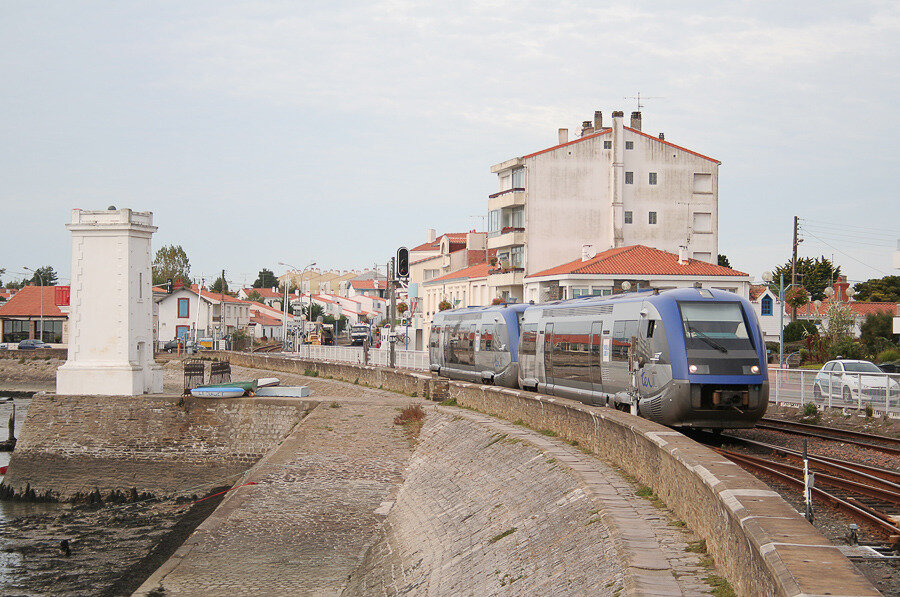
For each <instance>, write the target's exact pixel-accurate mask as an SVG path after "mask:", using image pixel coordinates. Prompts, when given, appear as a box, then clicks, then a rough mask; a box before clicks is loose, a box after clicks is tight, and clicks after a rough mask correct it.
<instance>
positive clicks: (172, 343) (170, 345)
mask: <svg viewBox="0 0 900 597" xmlns="http://www.w3.org/2000/svg"><path fill="white" fill-rule="evenodd" d="M179 343H181V341H180V340H169V341H168V342H166V343H165V344H163V350H164V351H166V352H175V351H176V350H178V344H179Z"/></svg>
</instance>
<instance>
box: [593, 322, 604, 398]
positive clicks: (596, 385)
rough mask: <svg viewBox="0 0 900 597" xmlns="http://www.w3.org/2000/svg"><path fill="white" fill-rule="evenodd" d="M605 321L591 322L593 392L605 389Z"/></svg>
mask: <svg viewBox="0 0 900 597" xmlns="http://www.w3.org/2000/svg"><path fill="white" fill-rule="evenodd" d="M602 355H603V322H602V321H595V322H593V323H592V324H591V344H590V363H591V390H592V391H593V392H602V391H603V366H602V360H601V359H602Z"/></svg>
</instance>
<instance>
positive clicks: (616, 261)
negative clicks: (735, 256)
mask: <svg viewBox="0 0 900 597" xmlns="http://www.w3.org/2000/svg"><path fill="white" fill-rule="evenodd" d="M488 280H490V278H488ZM625 282H628V284H627V285H625V286H624V287H629V288H630V289H631V290H638V289H642V288H657V289H659V290H670V289H673V288H692V287H701V288H711V289H715V290H726V291H728V292H733V293H735V294H738V295H740V296H743V297H745V298H747V297H749V294H750V276H749V275H748V274H745V273H744V272H740V271H737V270H734V269H731V268H729V267H723V266H721V265H715V264H712V263H708V262H706V261H701V260H698V259H691V258H687V257H684V256H683V255H681V256H679V255H676V254H674V253H669V252H667V251H661V250H659V249H654V248H651V247H645V246H643V245H632V246H627V247H619V248H616V249H608V250H606V251H604V252H602V253H599V254H597V255H594V254H593V252H591V251H589V250H587V249H586V250H585V251H584V252H583V254H582V257H581V259H576V260H574V261H569V262H568V263H563V264H562V265H557V266H556V267H552V268H549V269H546V270H543V271H539V272H535V273H534V274H531V275H529V276H526V277H525V295H526V297H527V300H528V301H533V302H535V303H542V302H546V301H552V300H559V299H568V298H576V297H579V296H584V295H598V296H602V295H608V294H613V293H618V292H621V291H622V290H623V288H624V287H623V283H625Z"/></svg>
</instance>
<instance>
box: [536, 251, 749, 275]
mask: <svg viewBox="0 0 900 597" xmlns="http://www.w3.org/2000/svg"><path fill="white" fill-rule="evenodd" d="M564 274H596V275H637V276H746V275H747V274H745V273H744V272H740V271H738V270H734V269H731V268H730V267H723V266H721V265H714V264H712V263H706V262H705V261H698V260H696V259H687V260H685V262H684V263H682V264H680V263H678V256H677V255H675V254H674V253H669V252H667V251H660V250H659V249H653V248H651V247H646V246H644V245H631V246H628V247H618V248H615V249H609V250H606V251H604V252H602V253H600V254H599V255H597V256H596V257H594V258H593V259H589V260H587V261H582V260H581V259H576V260H575V261H571V262H569V263H564V264H563V265H559V266H556V267H552V268H550V269H547V270H544V271H542V272H537V273H535V274H531V275H529V276H527V277H528V278H539V277H543V276H559V275H564Z"/></svg>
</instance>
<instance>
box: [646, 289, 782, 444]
mask: <svg viewBox="0 0 900 597" xmlns="http://www.w3.org/2000/svg"><path fill="white" fill-rule="evenodd" d="M672 299H674V300H672ZM654 303H655V307H656V309H657V310H658V312H659V314H660V317H661V319H662V320H663V321H664V322H666V325H665V329H666V332H667V335H668V344H669V349H670V355H671V359H670V360H671V377H672V379H671V381H669V382H668V384H667V387H666V388H665V391H663V392H661V393H659V394H657V395H656V396H653V397H648V398H644V399H641V400H640V402H639V405H640V406H639V409H640V413H641V415H642V416H645V417H647V418H649V419H652V420H655V421H658V422H660V423H663V424H665V425H671V426H677V427H692V428H705V429H724V428H741V427H753V426H754V425H755V424H756V422H757V421H758V420H759V419H760V418H761V417H762V416H763V415H764V414H765V411H766V408H767V406H768V401H769V381H768V372H767V369H766V359H765V344H764V343H763V339H762V336H761V334H760V331H759V324H758V322H757V320H756V317H755V313H754V311H753V309H752V307H751V306H750V304H749V302H747V301H746V300H744V299H742V298H740V297H738V296H736V295H734V294H732V293H728V292H723V291H715V290H713V291H710V290H705V289H700V290H683V291H679V292H677V293H675V295H674V296H671V295H670V296H669V297H666V298H665V299H664V300H660V301H654Z"/></svg>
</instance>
